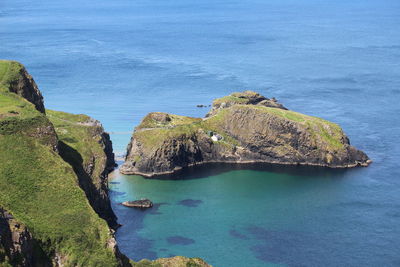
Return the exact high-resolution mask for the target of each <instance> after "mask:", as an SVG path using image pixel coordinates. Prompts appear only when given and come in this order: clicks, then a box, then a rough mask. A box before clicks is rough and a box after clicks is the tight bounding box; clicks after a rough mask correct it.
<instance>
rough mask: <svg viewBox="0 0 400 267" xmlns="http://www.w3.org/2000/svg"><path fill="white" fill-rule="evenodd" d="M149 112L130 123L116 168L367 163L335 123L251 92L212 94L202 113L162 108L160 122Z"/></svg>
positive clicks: (147, 171)
mask: <svg viewBox="0 0 400 267" xmlns="http://www.w3.org/2000/svg"><path fill="white" fill-rule="evenodd" d="M150 115H151V116H150ZM152 116H154V115H152V113H150V114H149V115H147V116H146V117H145V119H143V121H142V123H141V124H140V125H139V126H138V127H136V130H135V132H134V133H133V136H132V139H131V142H130V144H129V145H128V151H127V155H126V160H125V163H124V164H123V165H122V166H121V168H120V172H121V173H123V174H139V175H143V176H146V177H152V176H155V175H163V174H169V173H174V172H176V171H179V170H180V169H182V168H185V167H188V166H192V165H199V164H204V163H209V162H226V163H229V162H231V163H256V162H258V163H274V164H291V165H313V166H324V167H330V168H350V167H356V166H368V165H369V164H370V163H371V160H370V159H369V158H368V156H367V155H366V154H365V153H364V152H362V151H360V150H357V149H356V148H354V147H353V146H351V145H350V142H349V139H348V137H347V136H346V135H345V134H344V132H343V130H342V129H341V128H340V126H339V125H337V124H335V123H332V122H329V121H326V120H323V119H320V118H317V117H313V116H308V115H305V114H301V113H298V112H294V111H291V110H287V109H286V108H285V107H283V106H282V105H281V104H279V103H278V102H277V101H276V99H268V98H266V97H264V96H261V95H260V94H258V93H255V92H250V91H246V92H243V93H234V94H231V95H229V96H226V97H223V98H220V99H217V100H215V101H214V105H213V108H212V110H211V111H210V113H209V114H208V117H206V118H204V119H201V118H191V117H185V116H178V115H172V114H166V113H164V115H157V116H162V117H169V118H170V119H171V120H170V121H169V122H167V123H162V124H161V123H159V121H157V120H155V119H152V118H151V117H152Z"/></svg>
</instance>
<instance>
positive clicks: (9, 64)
mask: <svg viewBox="0 0 400 267" xmlns="http://www.w3.org/2000/svg"><path fill="white" fill-rule="evenodd" d="M23 68H24V66H23V65H22V64H21V63H18V62H16V61H10V60H0V91H3V92H4V91H8V86H9V84H10V83H11V82H13V81H15V80H16V79H18V75H19V73H20V71H21V70H22V69H23Z"/></svg>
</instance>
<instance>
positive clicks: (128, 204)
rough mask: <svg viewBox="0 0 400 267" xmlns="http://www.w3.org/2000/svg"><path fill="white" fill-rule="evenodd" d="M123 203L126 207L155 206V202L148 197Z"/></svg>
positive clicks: (142, 207)
mask: <svg viewBox="0 0 400 267" xmlns="http://www.w3.org/2000/svg"><path fill="white" fill-rule="evenodd" d="M122 205H124V206H125V207H130V208H140V209H148V208H151V207H153V202H151V201H150V200H149V199H147V198H144V199H140V200H134V201H125V202H122Z"/></svg>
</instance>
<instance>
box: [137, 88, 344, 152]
mask: <svg viewBox="0 0 400 267" xmlns="http://www.w3.org/2000/svg"><path fill="white" fill-rule="evenodd" d="M229 97H231V96H229ZM232 108H235V109H243V110H246V109H252V110H255V111H256V112H259V113H260V114H261V113H267V114H269V115H271V116H273V117H276V118H277V119H285V120H288V121H292V122H295V123H299V124H301V125H304V127H306V128H307V129H308V130H309V131H310V133H311V134H312V136H314V138H320V139H321V140H323V141H325V142H326V144H327V145H328V147H329V148H330V149H332V150H336V149H341V148H343V144H342V143H341V138H342V136H343V132H342V130H341V128H340V127H339V126H338V125H337V124H334V123H332V122H329V121H326V120H323V119H320V118H317V117H312V116H308V115H304V114H301V113H298V112H294V111H290V110H283V109H277V108H270V107H264V106H253V105H235V106H233V107H231V108H226V109H222V110H220V111H219V112H218V113H217V114H216V115H214V116H212V117H210V118H208V119H206V120H195V119H193V118H190V120H188V123H186V124H179V125H177V126H175V127H173V128H164V127H165V126H168V125H163V127H161V126H160V127H161V128H156V129H151V130H146V131H137V132H135V133H134V136H135V138H136V139H137V140H138V141H139V142H141V143H142V144H143V145H144V147H145V148H147V149H154V148H156V147H159V146H160V145H162V143H163V142H164V140H166V139H169V138H176V137H179V136H182V135H185V136H190V135H193V134H195V133H196V132H197V131H199V130H203V131H209V130H211V131H214V132H218V133H219V134H221V135H222V136H223V137H224V142H219V143H220V144H222V143H224V144H228V145H229V144H230V145H238V141H237V140H235V139H234V138H232V137H231V136H229V135H228V134H227V133H225V132H224V131H223V130H222V129H221V128H220V127H219V125H220V124H221V122H222V121H224V120H226V117H227V115H228V113H229V112H230V111H231V109H232ZM170 116H171V117H172V116H173V115H170ZM181 120H182V121H185V120H183V119H181ZM146 125H151V123H150V122H148V121H146ZM140 128H144V127H142V126H141V125H139V126H138V129H140Z"/></svg>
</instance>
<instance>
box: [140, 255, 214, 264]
mask: <svg viewBox="0 0 400 267" xmlns="http://www.w3.org/2000/svg"><path fill="white" fill-rule="evenodd" d="M137 266H154V267H155V266H160V267H189V266H190V267H212V266H211V265H209V264H207V263H206V262H205V261H203V260H202V259H200V258H186V257H182V256H175V257H172V258H160V259H157V260H155V261H149V260H142V261H140V262H138V265H137Z"/></svg>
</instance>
